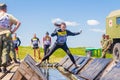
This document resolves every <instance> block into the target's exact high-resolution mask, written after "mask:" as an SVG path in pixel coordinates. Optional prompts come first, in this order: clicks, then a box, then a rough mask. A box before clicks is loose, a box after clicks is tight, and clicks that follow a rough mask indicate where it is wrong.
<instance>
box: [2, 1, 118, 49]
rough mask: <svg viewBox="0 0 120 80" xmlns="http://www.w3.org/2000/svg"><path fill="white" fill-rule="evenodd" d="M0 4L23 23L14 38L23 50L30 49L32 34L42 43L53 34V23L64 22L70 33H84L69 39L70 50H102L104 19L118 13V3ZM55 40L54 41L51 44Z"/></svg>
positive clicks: (38, 2)
mask: <svg viewBox="0 0 120 80" xmlns="http://www.w3.org/2000/svg"><path fill="white" fill-rule="evenodd" d="M0 3H6V4H7V5H8V13H11V14H13V15H14V16H15V17H16V18H17V19H18V20H19V21H20V22H21V23H22V24H21V26H20V28H19V30H18V31H17V34H18V36H19V37H20V39H21V41H22V45H25V46H29V45H30V40H31V38H32V37H33V34H34V33H36V34H37V37H39V39H40V41H41V43H42V38H43V36H44V35H45V32H46V31H48V32H49V33H52V32H53V31H54V29H55V27H54V25H53V22H63V21H64V22H66V23H67V29H69V30H71V31H72V32H78V31H80V30H81V29H82V30H83V32H82V34H81V35H78V36H74V37H71V36H70V37H68V40H67V44H68V46H69V47H97V48H98V47H101V46H100V40H101V36H102V34H103V33H104V32H105V26H106V24H105V20H106V16H107V15H108V14H109V13H110V12H111V11H113V10H118V9H120V1H119V0H116V1H115V0H1V2H0ZM55 40H56V37H53V38H52V43H54V42H55ZM41 46H42V44H41Z"/></svg>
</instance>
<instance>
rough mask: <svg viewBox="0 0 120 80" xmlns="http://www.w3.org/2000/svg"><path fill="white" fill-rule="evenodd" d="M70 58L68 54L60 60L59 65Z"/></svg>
mask: <svg viewBox="0 0 120 80" xmlns="http://www.w3.org/2000/svg"><path fill="white" fill-rule="evenodd" d="M68 59H69V57H68V55H67V56H65V57H64V58H63V59H62V60H61V61H60V62H59V65H61V66H62V65H63V64H64V63H65V62H66V61H67V60H68Z"/></svg>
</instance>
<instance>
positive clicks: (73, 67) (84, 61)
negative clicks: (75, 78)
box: [68, 57, 90, 74]
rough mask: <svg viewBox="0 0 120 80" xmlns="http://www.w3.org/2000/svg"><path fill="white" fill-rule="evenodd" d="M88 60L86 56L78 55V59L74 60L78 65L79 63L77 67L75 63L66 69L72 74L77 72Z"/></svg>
mask: <svg viewBox="0 0 120 80" xmlns="http://www.w3.org/2000/svg"><path fill="white" fill-rule="evenodd" d="M89 60H90V58H88V57H79V59H78V60H77V61H76V63H77V64H78V65H80V67H79V68H76V67H75V65H72V66H71V67H70V68H69V70H68V71H70V72H71V73H73V74H77V73H78V72H79V71H80V70H81V69H82V68H83V67H84V66H85V65H86V64H87V62H88V61H89Z"/></svg>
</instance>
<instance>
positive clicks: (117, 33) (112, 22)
mask: <svg viewBox="0 0 120 80" xmlns="http://www.w3.org/2000/svg"><path fill="white" fill-rule="evenodd" d="M106 35H109V37H110V38H111V40H112V44H111V45H112V47H110V48H111V49H110V50H111V52H112V54H113V59H114V60H115V61H120V10H115V11H112V12H111V13H110V14H109V15H108V16H107V17H106Z"/></svg>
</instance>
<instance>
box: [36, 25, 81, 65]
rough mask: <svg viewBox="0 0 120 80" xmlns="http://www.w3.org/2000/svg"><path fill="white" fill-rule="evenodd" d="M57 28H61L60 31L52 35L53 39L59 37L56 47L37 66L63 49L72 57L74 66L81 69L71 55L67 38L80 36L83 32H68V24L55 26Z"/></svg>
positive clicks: (57, 30) (56, 30)
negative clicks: (59, 49)
mask: <svg viewBox="0 0 120 80" xmlns="http://www.w3.org/2000/svg"><path fill="white" fill-rule="evenodd" d="M54 25H55V26H57V27H59V28H58V29H55V31H54V32H53V33H52V34H51V36H52V37H54V36H57V40H56V42H55V43H54V45H53V46H52V48H51V49H50V51H49V52H48V54H47V55H45V56H44V57H43V59H42V60H41V62H39V63H37V64H36V65H37V66H39V65H40V64H41V63H42V62H43V61H44V60H46V59H47V58H49V57H50V56H51V55H52V54H53V53H54V52H55V51H56V50H57V49H58V48H61V49H63V50H64V51H65V52H66V53H67V55H68V56H69V57H70V59H71V61H72V62H73V64H74V65H75V66H76V67H79V65H77V64H76V62H75V59H74V57H73V55H72V54H71V52H70V50H69V48H68V46H67V44H66V41H67V36H75V35H79V34H80V33H81V32H82V30H81V31H80V32H76V33H73V32H71V31H69V30H66V24H65V23H61V24H56V23H55V24H54Z"/></svg>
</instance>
